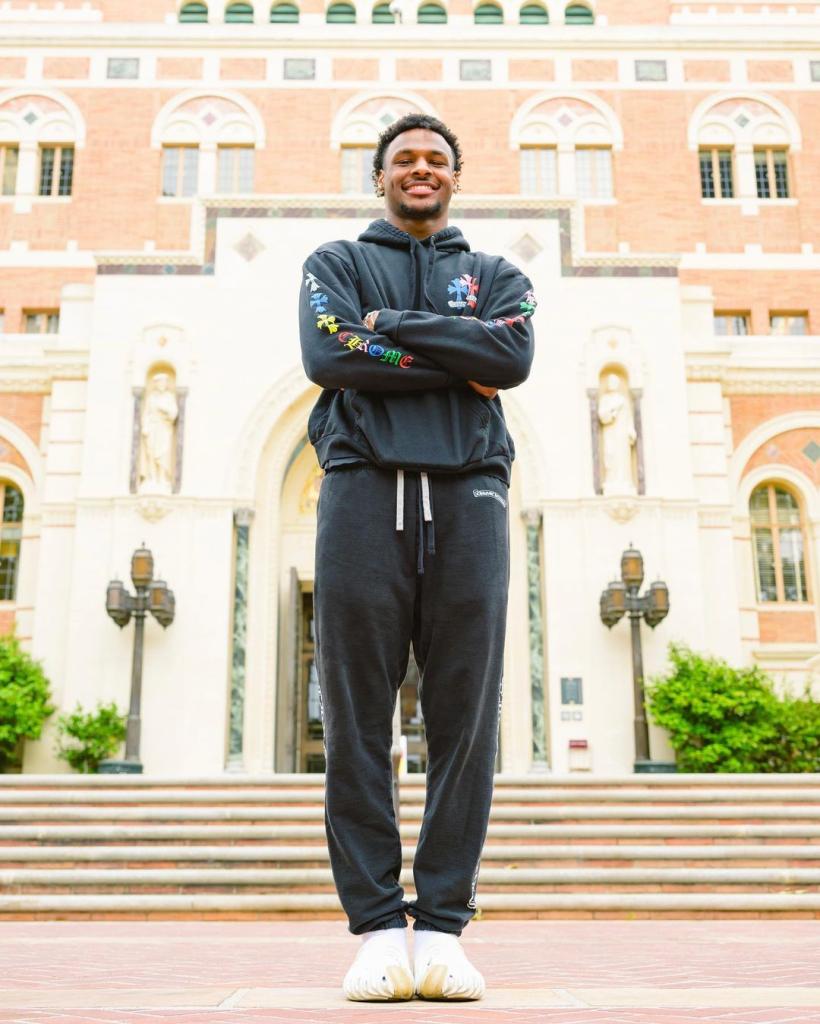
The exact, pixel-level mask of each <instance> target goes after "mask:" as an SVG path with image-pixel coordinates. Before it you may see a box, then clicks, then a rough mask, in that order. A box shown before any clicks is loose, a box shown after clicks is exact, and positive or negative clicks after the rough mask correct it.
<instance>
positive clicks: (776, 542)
mask: <svg viewBox="0 0 820 1024" xmlns="http://www.w3.org/2000/svg"><path fill="white" fill-rule="evenodd" d="M763 487H765V488H766V489H767V494H768V500H769V518H768V520H767V522H766V523H765V524H763V525H760V524H758V525H757V526H755V524H754V523H753V521H752V508H751V505H752V498H753V497H754V495H755V494H756V493H757V492H758V491H759V490H761V488H763ZM778 490H780V491H783V492H785V493H786V494H788V495H789V496H790V497H791V498H792V499H793V500H794V502H795V504H796V505H797V513H798V517H799V524H800V536H801V539H802V542H803V552H802V554H803V575H804V577H805V590H806V597H805V599H801V600H798V601H788V600H787V599H786V596H785V595H786V584H785V581H784V579H783V556H782V553H781V550H780V531H781V529H783V528H782V527H781V526H780V524H779V523H778V521H777V497H776V492H777V491H778ZM747 508H748V515H749V535H750V540H751V545H752V563H753V567H754V578H755V604H756V605H757V607H758V608H760V609H764V610H766V609H770V608H772V607H776V606H782V607H786V608H793V607H794V606H795V605H803V606H808V605H813V604H814V586H813V582H812V571H811V550H810V547H809V537H808V533H807V529H806V515H805V510H804V508H803V503H802V501H801V496H800V494H799V493H798V492H797V491H796V490H795V489H794V488H793V487H791V486H790V485H789V484H786V483H784V482H783V481H782V480H764V481H762V482H761V483H759V484H756V485H755V486H754V487H753V488H752V491H751V494H750V495H749V501H748V504H747ZM755 529H758V530H761V529H762V530H769V532H770V533H771V535H772V553H773V556H774V559H773V561H774V585H775V592H776V600H774V601H763V600H761V596H760V595H761V586H760V566H759V563H758V558H757V548H756V546H755ZM787 529H792V530H793V529H794V527H793V526H790V527H787Z"/></svg>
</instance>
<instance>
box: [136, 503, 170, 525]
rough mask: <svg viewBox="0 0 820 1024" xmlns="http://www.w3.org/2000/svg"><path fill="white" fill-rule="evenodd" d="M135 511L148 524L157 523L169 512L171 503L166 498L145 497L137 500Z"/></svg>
mask: <svg viewBox="0 0 820 1024" xmlns="http://www.w3.org/2000/svg"><path fill="white" fill-rule="evenodd" d="M137 510H138V512H139V514H140V515H141V516H142V518H143V519H147V520H148V522H149V523H158V522H159V521H160V519H163V518H164V517H165V516H167V515H168V513H169V512H170V511H171V502H170V501H168V499H167V498H161V497H154V496H150V497H149V496H145V497H141V498H138V499H137Z"/></svg>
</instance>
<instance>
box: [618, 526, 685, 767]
mask: <svg viewBox="0 0 820 1024" xmlns="http://www.w3.org/2000/svg"><path fill="white" fill-rule="evenodd" d="M642 583H643V556H642V555H641V553H640V551H638V550H637V548H633V547H632V545H631V544H630V546H629V547H628V548H627V550H626V551H624V553H623V555H622V556H621V579H620V580H613V581H612V582H611V583H610V584H609V586H608V587H607V588H606V590H604V591H603V593H602V594H601V602H600V605H601V621H602V622H603V623H604V625H605V626H606V627H607V629H612V627H613V626H614V625H615V623H616V622H620V620H621V619H622V618H623V616H624V615H625V614H627V613H628V614H629V623H630V626H631V630H632V684H633V690H634V701H635V771H636V772H673V771H675V764H674V762H671V761H652V760H650V757H649V727H648V725H647V721H646V701H645V694H644V685H643V654H642V651H641V619H642V618H644V619H646V622H647V625H648V626H650V628H651V629H654V628H655V626H657V625H658V623H660V622H663V620H664V619H665V618H666V616H667V615H668V614H669V588H668V587H667V585H666V584H665V583H664V582H663V580H655V582H654V583H651V584H650V586H649V590H648V591H646V592H644V593H643V594H639V593H638V592H639V590H640V589H641V584H642Z"/></svg>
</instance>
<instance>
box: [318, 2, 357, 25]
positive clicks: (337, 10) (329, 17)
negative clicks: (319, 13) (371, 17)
mask: <svg viewBox="0 0 820 1024" xmlns="http://www.w3.org/2000/svg"><path fill="white" fill-rule="evenodd" d="M325 21H326V22H327V23H328V25H352V24H354V23H355V21H356V8H355V7H354V6H353V4H331V5H330V7H328V9H327V14H326V15H325Z"/></svg>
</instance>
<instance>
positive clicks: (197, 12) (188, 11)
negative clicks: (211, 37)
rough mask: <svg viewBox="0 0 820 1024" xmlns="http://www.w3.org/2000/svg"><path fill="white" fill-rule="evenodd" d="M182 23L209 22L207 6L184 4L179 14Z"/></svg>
mask: <svg viewBox="0 0 820 1024" xmlns="http://www.w3.org/2000/svg"><path fill="white" fill-rule="evenodd" d="M179 20H180V21H181V22H189V23H190V22H195V21H207V20H208V5H207V4H183V5H182V7H181V8H180V12H179Z"/></svg>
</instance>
